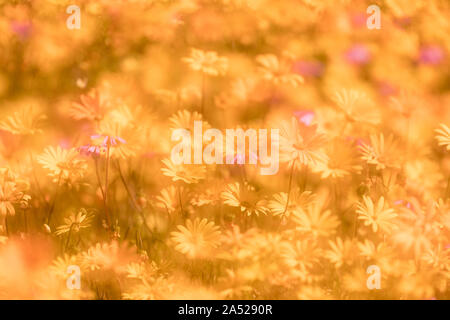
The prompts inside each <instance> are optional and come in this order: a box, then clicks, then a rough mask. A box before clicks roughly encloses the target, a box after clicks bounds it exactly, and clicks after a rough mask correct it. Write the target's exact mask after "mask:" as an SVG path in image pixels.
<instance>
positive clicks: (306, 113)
mask: <svg viewBox="0 0 450 320" xmlns="http://www.w3.org/2000/svg"><path fill="white" fill-rule="evenodd" d="M294 116H295V117H296V118H297V119H298V120H299V121H300V122H302V123H303V124H305V125H307V126H310V125H311V123H312V121H313V120H314V116H315V113H314V111H311V110H299V111H294Z"/></svg>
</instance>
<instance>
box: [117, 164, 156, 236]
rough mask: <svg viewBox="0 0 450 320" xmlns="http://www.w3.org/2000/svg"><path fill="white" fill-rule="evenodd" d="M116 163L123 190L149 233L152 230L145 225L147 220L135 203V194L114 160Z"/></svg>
mask: <svg viewBox="0 0 450 320" xmlns="http://www.w3.org/2000/svg"><path fill="white" fill-rule="evenodd" d="M116 165H117V171H119V176H120V180H121V181H122V184H123V186H124V187H125V190H126V191H127V194H128V197H129V198H130V199H131V203H133V206H134V207H135V209H136V210H137V212H139V214H140V216H141V218H142V220H143V222H144V226H145V227H146V229H147V230H148V231H149V232H150V233H151V232H152V231H151V229H150V227H149V226H148V225H147V220H146V219H145V216H144V213H143V212H142V208H141V206H140V205H139V204H138V203H137V201H136V197H135V195H134V194H133V193H132V192H131V189H130V187H129V186H128V183H127V181H126V180H125V177H124V175H123V173H122V169H121V167H120V163H119V160H117V161H116Z"/></svg>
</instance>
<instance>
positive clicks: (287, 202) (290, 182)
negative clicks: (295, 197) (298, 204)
mask: <svg viewBox="0 0 450 320" xmlns="http://www.w3.org/2000/svg"><path fill="white" fill-rule="evenodd" d="M295 161H296V160H294V162H293V163H292V168H291V172H290V174H289V186H288V192H287V199H286V207H285V208H284V211H283V214H282V215H281V216H284V214H285V213H286V211H287V209H288V207H289V200H290V197H291V187H292V176H293V175H294V169H295Z"/></svg>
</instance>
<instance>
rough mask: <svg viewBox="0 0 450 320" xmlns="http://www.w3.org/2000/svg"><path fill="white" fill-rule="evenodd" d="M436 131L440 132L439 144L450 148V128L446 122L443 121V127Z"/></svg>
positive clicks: (437, 137) (438, 136) (437, 138)
mask: <svg viewBox="0 0 450 320" xmlns="http://www.w3.org/2000/svg"><path fill="white" fill-rule="evenodd" d="M434 131H436V133H438V135H437V136H436V140H437V141H438V143H439V145H440V146H443V147H446V149H447V150H450V129H449V128H448V127H447V126H446V125H445V124H443V123H441V127H440V128H439V129H436V130H434Z"/></svg>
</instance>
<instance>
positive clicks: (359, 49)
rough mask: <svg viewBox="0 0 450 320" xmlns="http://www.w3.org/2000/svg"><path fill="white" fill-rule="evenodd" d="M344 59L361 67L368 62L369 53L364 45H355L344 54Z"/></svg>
mask: <svg viewBox="0 0 450 320" xmlns="http://www.w3.org/2000/svg"><path fill="white" fill-rule="evenodd" d="M345 58H346V60H347V61H348V62H349V63H352V64H356V65H363V64H366V63H368V62H369V61H370V52H369V49H368V48H367V47H366V46H365V45H362V44H355V45H354V46H352V47H351V48H350V49H348V50H347V51H346V52H345Z"/></svg>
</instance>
